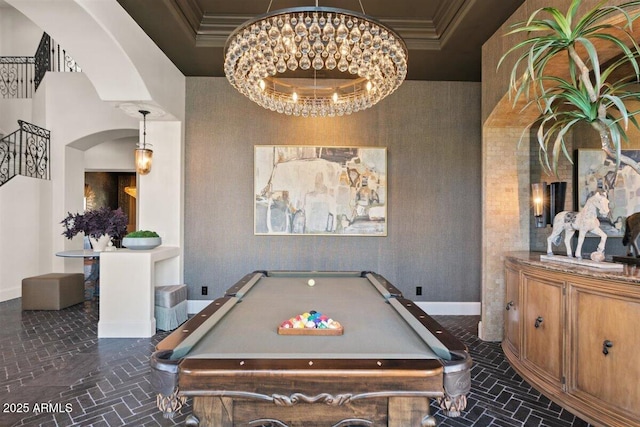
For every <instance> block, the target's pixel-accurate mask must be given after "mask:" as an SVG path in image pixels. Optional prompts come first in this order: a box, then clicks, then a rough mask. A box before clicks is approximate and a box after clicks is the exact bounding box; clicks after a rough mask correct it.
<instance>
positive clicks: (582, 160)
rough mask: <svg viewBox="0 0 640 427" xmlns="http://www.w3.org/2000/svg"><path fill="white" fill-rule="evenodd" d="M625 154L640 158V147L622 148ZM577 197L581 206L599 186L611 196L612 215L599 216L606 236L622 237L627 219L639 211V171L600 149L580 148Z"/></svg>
mask: <svg viewBox="0 0 640 427" xmlns="http://www.w3.org/2000/svg"><path fill="white" fill-rule="evenodd" d="M622 154H623V155H625V156H627V157H629V158H631V159H633V160H635V161H636V162H640V150H622ZM575 182H576V201H577V206H578V209H579V210H580V209H582V208H583V207H584V204H585V203H586V201H587V199H588V198H589V197H590V196H591V195H592V194H593V193H594V192H595V191H596V190H598V189H602V190H604V191H606V193H607V196H608V198H609V209H610V210H611V212H610V214H609V217H608V218H605V217H598V219H599V220H600V228H601V229H602V230H603V231H604V232H605V233H607V236H611V237H622V236H623V235H624V222H625V219H626V218H627V217H628V216H629V215H631V214H632V213H635V212H640V174H638V173H637V172H636V171H635V170H633V169H632V168H631V167H629V166H628V165H625V164H624V163H620V166H619V167H618V168H616V162H615V160H613V159H611V158H609V157H607V155H606V154H605V153H604V152H603V151H602V150H601V149H580V150H577V172H576V180H575Z"/></svg>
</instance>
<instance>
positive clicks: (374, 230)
mask: <svg viewBox="0 0 640 427" xmlns="http://www.w3.org/2000/svg"><path fill="white" fill-rule="evenodd" d="M254 198H255V205H254V206H255V208H254V233H255V234H256V235H328V236H386V235H387V150H386V148H379V147H329V146H327V147H319V146H291V145H257V146H255V148H254Z"/></svg>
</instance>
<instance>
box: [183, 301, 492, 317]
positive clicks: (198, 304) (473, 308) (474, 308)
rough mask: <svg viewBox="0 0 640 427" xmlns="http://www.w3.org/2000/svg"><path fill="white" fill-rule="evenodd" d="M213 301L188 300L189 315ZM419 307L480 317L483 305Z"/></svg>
mask: <svg viewBox="0 0 640 427" xmlns="http://www.w3.org/2000/svg"><path fill="white" fill-rule="evenodd" d="M211 301H212V300H188V301H187V311H188V312H189V314H195V313H198V312H200V311H201V310H202V309H203V308H205V307H206V306H207V305H209V304H210V303H211ZM416 304H417V305H418V307H420V308H421V309H423V310H424V311H426V312H427V314H431V315H434V316H437V315H440V316H479V315H480V313H481V311H480V310H481V304H480V303H479V302H428V301H418V302H416Z"/></svg>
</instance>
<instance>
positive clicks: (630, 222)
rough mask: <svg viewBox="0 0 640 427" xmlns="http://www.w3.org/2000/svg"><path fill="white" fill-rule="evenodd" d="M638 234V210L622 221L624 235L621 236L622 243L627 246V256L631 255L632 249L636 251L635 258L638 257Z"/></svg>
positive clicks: (639, 222)
mask: <svg viewBox="0 0 640 427" xmlns="http://www.w3.org/2000/svg"><path fill="white" fill-rule="evenodd" d="M638 234H640V212H636V213H633V214H631V215H629V216H628V217H627V219H625V221H624V237H623V238H622V244H623V245H624V246H627V256H633V252H632V248H633V251H634V252H635V253H636V258H640V251H639V250H638V243H637V240H638Z"/></svg>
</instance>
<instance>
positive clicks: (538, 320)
mask: <svg viewBox="0 0 640 427" xmlns="http://www.w3.org/2000/svg"><path fill="white" fill-rule="evenodd" d="M543 321H544V319H543V318H542V316H538V318H537V319H536V323H534V324H533V326H535V327H536V328H539V327H540V325H541V324H542V322H543Z"/></svg>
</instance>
